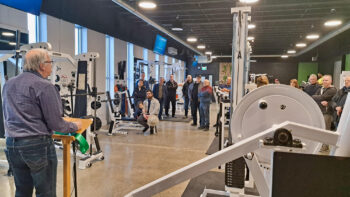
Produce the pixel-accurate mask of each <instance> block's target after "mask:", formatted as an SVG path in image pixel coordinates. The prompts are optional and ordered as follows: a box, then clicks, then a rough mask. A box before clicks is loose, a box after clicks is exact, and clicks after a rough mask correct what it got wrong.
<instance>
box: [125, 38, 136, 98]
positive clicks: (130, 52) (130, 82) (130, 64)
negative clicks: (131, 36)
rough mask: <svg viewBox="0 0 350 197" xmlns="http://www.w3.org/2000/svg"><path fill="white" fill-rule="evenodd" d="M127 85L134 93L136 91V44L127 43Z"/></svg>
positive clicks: (131, 92)
mask: <svg viewBox="0 0 350 197" xmlns="http://www.w3.org/2000/svg"><path fill="white" fill-rule="evenodd" d="M126 63H127V76H128V77H127V86H128V89H129V91H130V94H131V95H132V94H133V92H134V45H133V44H132V43H128V44H127V62H126Z"/></svg>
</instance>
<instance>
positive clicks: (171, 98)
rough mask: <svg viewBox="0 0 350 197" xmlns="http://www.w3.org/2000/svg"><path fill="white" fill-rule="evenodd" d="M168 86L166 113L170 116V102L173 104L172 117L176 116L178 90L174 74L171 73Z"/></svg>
mask: <svg viewBox="0 0 350 197" xmlns="http://www.w3.org/2000/svg"><path fill="white" fill-rule="evenodd" d="M166 88H167V97H166V103H165V115H166V116H169V108H170V102H171V106H172V117H173V118H174V117H175V111H176V90H177V83H176V81H175V80H174V75H170V80H169V81H168V82H166Z"/></svg>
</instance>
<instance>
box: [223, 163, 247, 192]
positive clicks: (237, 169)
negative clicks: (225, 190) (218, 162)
mask: <svg viewBox="0 0 350 197" xmlns="http://www.w3.org/2000/svg"><path fill="white" fill-rule="evenodd" d="M244 179H245V161H244V158H243V157H241V158H239V159H236V160H233V161H231V162H228V163H226V164H225V185H226V186H227V187H234V188H240V189H242V188H244Z"/></svg>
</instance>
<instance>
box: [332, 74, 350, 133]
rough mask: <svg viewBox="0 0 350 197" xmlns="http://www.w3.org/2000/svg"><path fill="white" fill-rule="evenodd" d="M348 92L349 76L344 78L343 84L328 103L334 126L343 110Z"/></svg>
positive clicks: (349, 86)
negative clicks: (331, 111)
mask: <svg viewBox="0 0 350 197" xmlns="http://www.w3.org/2000/svg"><path fill="white" fill-rule="evenodd" d="M348 92H350V76H347V77H346V78H345V86H344V87H343V88H342V89H340V90H338V92H337V93H336V94H335V96H334V97H333V98H332V101H331V102H330V103H329V104H328V105H329V106H330V107H331V108H332V110H333V122H334V125H335V126H336V127H337V126H338V123H339V120H340V116H341V114H342V112H343V109H344V105H345V102H346V98H347V96H348Z"/></svg>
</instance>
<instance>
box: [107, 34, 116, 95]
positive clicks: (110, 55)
mask: <svg viewBox="0 0 350 197" xmlns="http://www.w3.org/2000/svg"><path fill="white" fill-rule="evenodd" d="M106 90H107V91H109V93H110V96H111V98H113V96H114V38H113V37H111V36H108V35H106Z"/></svg>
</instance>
